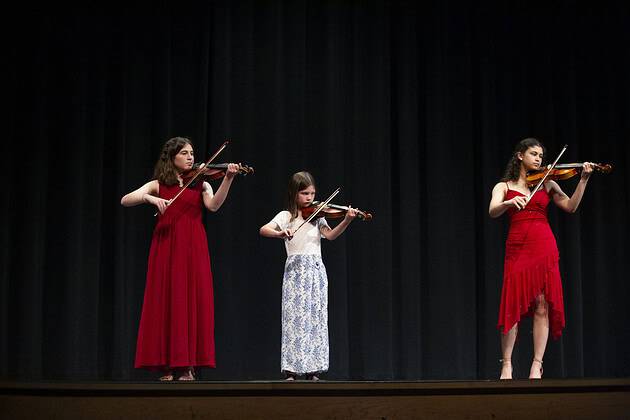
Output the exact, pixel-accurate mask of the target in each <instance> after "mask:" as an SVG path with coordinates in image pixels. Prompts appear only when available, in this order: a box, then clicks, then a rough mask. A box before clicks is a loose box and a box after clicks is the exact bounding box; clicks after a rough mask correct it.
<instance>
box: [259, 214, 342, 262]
mask: <svg viewBox="0 0 630 420" xmlns="http://www.w3.org/2000/svg"><path fill="white" fill-rule="evenodd" d="M290 219H291V213H290V212H289V211H287V210H283V211H281V212H280V213H278V214H276V216H275V217H274V218H273V219H271V221H272V222H273V223H275V224H276V226H278V227H279V228H280V229H282V230H284V229H291V230H295V229H297V228H298V226H300V225H301V224H302V222H304V219H303V218H302V216H298V217H296V218H295V219H293V220H292V221H291V222H289V220H290ZM323 227H330V226H328V223H327V222H326V219H325V218H324V217H318V218H316V219H315V220H311V222H310V223H305V224H304V226H302V227H301V228H300V230H298V231H297V232H296V233H295V235H294V236H293V239H291V240H290V241H289V240H288V239H285V240H284V246H285V248H286V250H287V256H289V255H296V254H314V255H320V256H321V255H322V251H321V244H320V240H321V238H323V235H322V234H321V229H322V228H323Z"/></svg>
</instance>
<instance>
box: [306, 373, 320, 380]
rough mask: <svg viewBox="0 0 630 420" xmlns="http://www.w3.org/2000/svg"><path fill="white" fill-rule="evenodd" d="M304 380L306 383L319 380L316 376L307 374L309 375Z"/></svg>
mask: <svg viewBox="0 0 630 420" xmlns="http://www.w3.org/2000/svg"><path fill="white" fill-rule="evenodd" d="M306 380H307V381H319V378H318V377H317V375H316V374H314V373H309V374H307V375H306Z"/></svg>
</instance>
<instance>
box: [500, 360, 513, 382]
mask: <svg viewBox="0 0 630 420" xmlns="http://www.w3.org/2000/svg"><path fill="white" fill-rule="evenodd" d="M499 362H501V373H503V368H504V367H508V366H509V367H510V376H509V377H508V376H506V377H503V375H501V377H500V378H499V379H500V380H506V379H512V372H513V368H512V359H499Z"/></svg>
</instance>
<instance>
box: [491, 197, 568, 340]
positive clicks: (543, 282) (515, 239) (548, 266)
mask: <svg viewBox="0 0 630 420" xmlns="http://www.w3.org/2000/svg"><path fill="white" fill-rule="evenodd" d="M518 195H523V194H522V193H520V192H519V191H515V190H511V189H509V188H508V191H507V193H506V196H505V199H506V200H510V199H512V198H514V197H515V196H518ZM549 201H550V196H549V194H548V193H547V191H546V190H545V189H544V188H543V189H541V190H539V191H537V192H536V193H535V194H534V196H533V197H532V199H531V200H530V201H529V203H528V204H527V206H526V207H525V208H524V209H523V210H520V211H519V210H517V209H515V208H510V209H508V216H509V217H510V229H509V232H508V237H507V241H506V243H505V265H504V269H503V290H502V292H501V307H500V308H499V322H498V325H497V326H498V328H499V329H501V332H502V333H503V334H506V333H507V332H508V331H509V330H510V329H511V328H512V327H513V326H514V324H516V323H517V322H519V321H520V320H521V318H523V317H526V316H532V315H533V310H534V308H535V303H536V298H537V297H538V296H539V295H540V294H543V295H544V296H545V300H546V301H547V303H548V305H549V307H548V313H549V328H550V332H551V337H552V338H554V339H557V338H559V337H560V336H561V335H562V329H563V328H564V325H565V322H564V303H563V300H562V281H561V279H560V269H559V265H558V264H559V261H560V255H559V253H558V247H557V245H556V238H555V237H554V235H553V232H552V231H551V228H550V227H549V221H548V220H547V205H548V204H549Z"/></svg>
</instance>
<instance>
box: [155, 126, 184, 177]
mask: <svg viewBox="0 0 630 420" xmlns="http://www.w3.org/2000/svg"><path fill="white" fill-rule="evenodd" d="M187 144H190V146H191V147H193V144H192V142H191V141H190V139H188V138H186V137H173V138H172V139H169V140H168V141H167V142H166V143H164V146H163V147H162V151H161V152H160V158H159V159H158V161H157V163H156V164H155V169H154V171H153V178H154V179H157V180H158V181H159V182H160V183H162V184H165V185H175V184H178V183H179V180H178V179H177V168H175V165H174V164H173V159H175V156H176V155H177V154H178V153H179V152H180V150H182V149H183V148H184V146H186V145H187Z"/></svg>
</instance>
